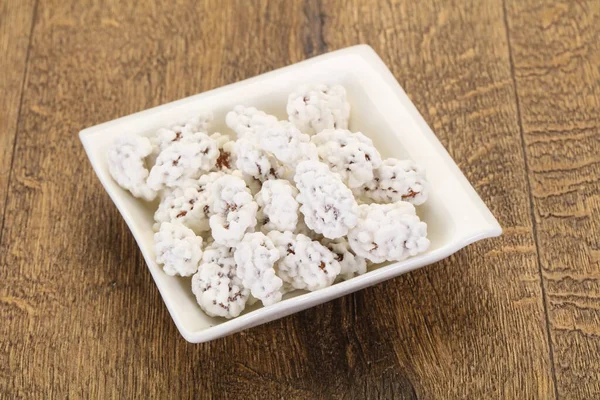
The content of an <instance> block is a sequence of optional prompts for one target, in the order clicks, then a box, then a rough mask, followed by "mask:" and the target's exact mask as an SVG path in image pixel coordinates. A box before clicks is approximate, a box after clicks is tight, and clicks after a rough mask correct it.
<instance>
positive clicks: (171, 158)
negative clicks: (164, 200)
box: [148, 132, 219, 190]
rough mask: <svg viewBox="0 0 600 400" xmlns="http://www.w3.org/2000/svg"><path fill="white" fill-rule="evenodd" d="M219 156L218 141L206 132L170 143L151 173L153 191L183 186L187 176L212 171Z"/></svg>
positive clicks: (197, 176) (192, 176)
mask: <svg viewBox="0 0 600 400" xmlns="http://www.w3.org/2000/svg"><path fill="white" fill-rule="evenodd" d="M217 157H219V149H218V147H217V143H216V142H215V141H214V140H213V139H211V138H210V137H209V136H208V135H206V134H204V133H201V132H199V133H194V134H193V135H190V136H187V137H186V138H185V139H182V140H180V141H177V142H174V143H172V144H170V145H169V146H168V147H167V148H166V149H164V150H163V151H161V152H160V154H159V155H158V158H157V159H156V164H155V165H154V167H152V170H151V171H150V176H148V186H150V188H152V189H154V190H160V189H162V188H163V187H165V186H167V187H176V186H180V185H181V184H182V183H183V182H185V181H186V180H188V179H198V178H199V177H200V175H202V172H203V171H210V170H211V168H213V167H214V166H215V164H216V161H217Z"/></svg>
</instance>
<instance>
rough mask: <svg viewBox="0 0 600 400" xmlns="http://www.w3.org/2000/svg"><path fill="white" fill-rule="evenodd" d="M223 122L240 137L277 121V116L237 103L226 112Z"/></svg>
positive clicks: (257, 131) (254, 133) (253, 133)
mask: <svg viewBox="0 0 600 400" xmlns="http://www.w3.org/2000/svg"><path fill="white" fill-rule="evenodd" d="M225 123H226V124H227V126H228V127H230V128H231V129H232V130H233V131H234V132H235V133H236V134H237V135H238V137H239V138H242V137H244V136H246V135H247V134H251V135H256V134H258V133H259V132H260V131H261V130H262V129H264V128H266V127H268V126H270V125H273V124H275V123H277V117H274V116H273V115H269V114H267V113H265V112H263V111H260V110H257V109H256V108H254V107H245V106H242V105H238V106H235V107H234V108H233V110H232V111H230V112H228V113H227V116H226V117H225Z"/></svg>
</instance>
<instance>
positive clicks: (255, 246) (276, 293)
mask: <svg viewBox="0 0 600 400" xmlns="http://www.w3.org/2000/svg"><path fill="white" fill-rule="evenodd" d="M234 258H235V262H236V263H237V272H236V273H237V276H238V278H240V279H241V280H242V284H243V285H244V287H246V288H248V289H250V291H251V293H252V296H254V297H255V298H257V299H259V300H261V301H262V303H263V304H264V305H266V306H268V305H270V304H274V303H277V302H278V301H280V300H281V292H280V288H281V286H282V285H283V282H282V280H281V279H280V278H279V277H277V276H276V275H275V269H274V268H273V265H274V264H275V262H276V261H277V260H278V259H279V251H277V249H276V248H275V246H274V245H273V242H272V241H271V240H270V239H269V238H268V237H266V236H265V235H264V234H262V233H260V232H256V233H247V234H246V235H245V236H244V238H243V240H242V241H241V242H240V243H239V244H238V245H237V246H236V250H235V254H234Z"/></svg>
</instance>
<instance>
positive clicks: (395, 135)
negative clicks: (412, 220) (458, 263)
mask: <svg viewBox="0 0 600 400" xmlns="http://www.w3.org/2000/svg"><path fill="white" fill-rule="evenodd" d="M317 82H323V83H327V84H341V85H343V86H344V87H345V88H346V90H347V93H348V101H349V102H350V104H351V105H352V112H351V119H350V129H351V130H352V131H354V132H355V131H360V132H363V133H364V134H365V135H367V136H369V137H370V138H371V139H372V140H373V142H374V144H375V146H376V147H377V149H378V150H379V151H380V152H381V155H382V157H383V158H387V157H396V158H400V159H402V158H410V159H412V160H414V161H415V162H417V163H419V164H421V165H422V166H423V167H425V169H426V171H427V178H428V180H429V181H430V183H431V192H430V195H429V199H428V201H427V202H426V203H425V204H423V205H421V206H418V207H417V213H418V215H419V216H420V218H421V219H422V220H423V221H425V222H427V225H428V237H429V239H430V241H431V246H430V248H429V249H428V251H427V252H425V253H422V254H420V255H418V256H416V257H413V258H409V259H408V260H405V261H401V262H392V263H385V264H380V265H376V266H374V267H372V268H370V269H369V271H368V272H367V273H366V274H364V275H360V276H358V277H355V278H353V279H350V280H348V281H344V282H341V283H337V284H334V285H332V286H330V287H328V288H325V289H321V290H318V291H315V292H302V291H296V292H293V293H290V294H288V295H286V296H284V300H282V301H281V302H279V303H276V304H273V305H271V306H268V307H260V306H259V305H254V306H252V307H248V308H247V309H246V310H245V311H244V313H243V314H242V315H240V316H239V317H237V318H234V319H231V320H225V319H222V318H212V317H209V316H207V315H206V314H205V313H204V312H203V311H202V310H201V309H200V307H199V306H198V305H197V303H196V300H195V297H194V295H193V293H192V291H191V284H190V279H189V278H180V277H171V276H168V275H167V274H165V273H164V272H163V271H162V269H161V267H160V266H158V265H157V264H156V262H155V257H154V249H153V245H154V241H153V235H154V232H153V230H152V225H153V223H154V220H153V214H154V210H155V208H156V203H145V202H144V201H142V200H139V199H136V198H134V197H133V196H131V195H130V194H129V193H128V192H127V191H125V190H124V189H121V188H120V187H119V185H118V184H117V183H116V182H115V181H114V180H113V179H112V178H111V176H110V173H109V171H108V164H107V160H106V152H107V149H108V146H109V145H110V144H111V143H112V141H113V140H114V139H115V138H116V137H117V136H119V135H125V134H139V135H145V136H150V135H152V134H153V133H154V132H155V131H156V130H157V129H158V128H160V127H164V126H167V125H169V124H170V123H174V122H176V121H180V120H182V119H185V118H189V117H192V116H194V115H195V114H197V113H198V111H201V110H212V111H213V113H214V115H215V123H216V126H215V127H214V128H215V130H216V131H219V132H223V133H225V132H229V130H228V128H227V127H226V126H225V125H224V120H225V114H226V113H227V112H228V111H229V110H231V109H232V108H233V107H234V106H235V105H237V104H244V105H248V106H249V105H252V106H255V107H257V108H259V109H262V110H264V111H266V112H267V113H270V114H273V115H276V116H277V117H279V118H280V119H286V118H287V116H286V113H285V104H286V101H287V95H288V93H290V92H292V91H293V90H294V89H295V88H296V87H297V86H298V85H300V84H303V83H317ZM79 136H80V138H81V141H82V142H83V146H84V148H85V150H86V152H87V155H88V157H89V159H90V162H91V164H92V166H93V168H94V170H95V171H96V174H97V175H98V178H99V179H100V181H101V182H102V185H104V188H105V189H106V191H107V192H108V194H109V196H110V197H111V199H112V200H113V202H114V203H115V205H116V206H117V208H118V210H119V212H120V213H121V215H122V216H123V218H124V219H125V222H126V223H127V225H128V226H129V229H130V230H131V232H132V234H133V236H134V238H135V240H136V241H137V243H138V245H139V247H140V250H141V251H142V254H143V256H144V259H145V260H146V264H147V265H148V269H149V270H150V273H151V274H152V277H153V279H154V282H155V283H156V286H157V287H158V290H159V291H160V294H161V296H162V298H163V300H164V302H165V304H166V306H167V308H168V310H169V313H170V314H171V317H172V318H173V321H174V322H175V324H176V325H177V328H178V329H179V332H180V333H181V335H183V337H184V338H185V339H186V340H188V341H189V342H193V343H200V342H205V341H208V340H212V339H216V338H219V337H222V336H225V335H229V334H231V333H234V332H238V331H241V330H243V329H247V328H251V327H253V326H256V325H259V324H263V323H266V322H269V321H272V320H274V319H277V318H281V317H284V316H286V315H290V314H292V313H295V312H298V311H301V310H304V309H306V308H309V307H312V306H315V305H317V304H321V303H324V302H326V301H329V300H332V299H335V298H337V297H340V296H344V295H346V294H348V293H352V292H355V291H357V290H360V289H363V288H365V287H367V286H371V285H375V284H377V283H379V282H382V281H384V280H387V279H390V278H393V277H396V276H398V275H400V274H403V273H405V272H408V271H411V270H413V269H416V268H419V267H423V266H425V265H428V264H431V263H434V262H436V261H438V260H441V259H442V258H445V257H448V256H449V255H451V254H452V253H454V252H456V251H458V250H460V249H461V248H463V247H465V246H467V245H469V244H471V243H473V242H475V241H477V240H481V239H484V238H488V237H493V236H498V235H500V234H501V232H502V230H501V228H500V225H499V224H498V222H497V221H496V219H495V218H494V216H493V215H492V214H491V212H490V211H489V209H488V208H487V207H486V205H485V204H484V203H483V201H482V200H481V198H479V196H478V195H477V193H476V192H475V190H474V189H473V187H472V186H471V185H470V184H469V182H468V181H467V179H466V178H465V177H464V175H463V174H462V172H461V171H460V170H459V169H458V167H457V165H456V164H455V163H454V161H453V160H452V158H451V157H450V155H449V154H448V153H447V152H446V150H445V149H444V147H443V146H442V145H441V143H440V142H439V141H438V139H437V138H436V136H435V134H434V133H433V132H432V131H431V129H430V128H429V126H427V123H426V122H425V121H424V120H423V117H422V116H421V115H420V114H419V112H418V111H417V109H416V108H415V106H414V105H413V104H412V102H411V101H410V99H409V98H408V96H407V95H406V93H405V92H404V90H402V88H401V87H400V85H399V84H398V82H397V81H396V79H395V78H394V76H393V75H392V73H391V72H390V70H389V69H388V68H387V67H386V66H385V64H384V63H383V61H382V60H381V59H380V58H379V56H378V55H377V54H376V53H375V52H374V51H373V49H372V48H371V47H369V46H366V45H359V46H353V47H349V48H346V49H343V50H338V51H335V52H331V53H328V54H324V55H321V56H318V57H314V58H311V59H309V60H306V61H303V62H299V63H297V64H294V65H291V66H288V67H285V68H281V69H278V70H275V71H272V72H269V73H266V74H263V75H259V76H257V77H254V78H250V79H247V80H244V81H241V82H238V83H234V84H231V85H227V86H224V87H221V88H218V89H215V90H211V91H208V92H205V93H201V94H198V95H195V96H191V97H188V98H185V99H182V100H179V101H175V102H172V103H169V104H165V105H162V106H159V107H156V108H152V109H149V110H146V111H142V112H139V113H136V114H133V115H129V116H127V117H123V118H119V119H116V120H114V121H110V122H106V123H104V124H100V125H97V126H94V127H91V128H87V129H84V130H83V131H81V132H80V133H79Z"/></svg>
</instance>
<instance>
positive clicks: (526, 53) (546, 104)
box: [507, 0, 600, 399]
mask: <svg viewBox="0 0 600 400" xmlns="http://www.w3.org/2000/svg"><path fill="white" fill-rule="evenodd" d="M507 20H508V26H509V28H510V30H509V32H510V41H511V48H512V52H513V59H514V76H515V81H516V89H517V93H518V100H519V105H520V110H521V126H522V131H523V136H524V141H525V144H526V154H527V163H528V171H529V180H530V182H531V189H532V196H533V204H534V208H535V222H536V231H537V238H538V246H539V255H540V264H541V266H542V268H543V278H544V285H545V292H546V302H547V306H548V313H549V321H550V328H551V333H552V347H553V354H554V360H555V365H556V378H557V391H558V394H559V396H560V397H561V398H580V399H592V398H600V362H599V361H598V359H599V358H598V355H599V354H600V41H599V40H598V39H599V38H600V2H598V1H577V2H572V1H543V0H526V1H522V0H518V1H517V0H507Z"/></svg>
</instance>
